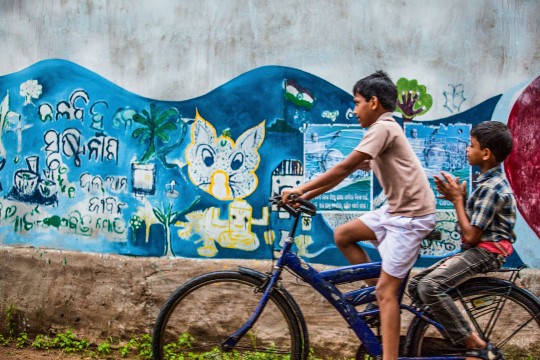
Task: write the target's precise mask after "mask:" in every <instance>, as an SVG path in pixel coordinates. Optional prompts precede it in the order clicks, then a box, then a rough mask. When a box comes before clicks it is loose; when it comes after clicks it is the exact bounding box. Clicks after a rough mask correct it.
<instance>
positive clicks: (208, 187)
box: [0, 59, 521, 266]
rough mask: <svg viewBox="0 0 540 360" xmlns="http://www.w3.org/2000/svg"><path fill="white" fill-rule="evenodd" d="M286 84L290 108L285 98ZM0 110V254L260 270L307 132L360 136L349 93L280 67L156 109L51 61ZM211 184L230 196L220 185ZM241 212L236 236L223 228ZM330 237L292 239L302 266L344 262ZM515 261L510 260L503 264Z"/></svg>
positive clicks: (324, 227)
mask: <svg viewBox="0 0 540 360" xmlns="http://www.w3.org/2000/svg"><path fill="white" fill-rule="evenodd" d="M29 81H30V82H29ZM32 81H36V83H34V82H32ZM293 82H294V85H295V86H296V87H297V88H296V89H297V90H298V94H297V95H296V96H298V97H299V98H300V96H302V95H304V97H303V98H302V99H301V100H302V101H290V99H291V97H290V96H291V94H288V95H287V96H289V97H288V98H286V96H285V95H286V93H287V89H289V88H288V87H287V88H286V87H285V86H286V84H290V83H293ZM23 84H24V86H22V85H23ZM38 86H41V88H38ZM32 94H33V95H35V96H32ZM25 95H26V96H25ZM309 97H311V98H312V99H313V101H312V103H310V102H309ZM1 99H4V101H3V102H2V118H1V120H2V128H1V130H2V131H1V133H0V135H1V139H0V140H1V143H2V145H3V149H0V167H1V169H0V185H1V192H0V244H3V245H10V246H27V245H31V246H36V247H50V248H57V249H68V250H80V251H88V252H102V253H118V254H126V255H133V256H166V255H167V256H181V257H188V258H201V257H202V258H205V257H206V258H248V259H268V258H270V257H271V253H272V246H271V245H267V240H268V238H269V236H270V235H269V234H270V233H273V235H272V236H270V237H271V238H273V239H274V247H279V245H278V243H279V242H280V238H281V231H282V230H287V229H288V228H289V227H290V223H291V220H290V219H286V218H282V217H280V216H279V214H278V213H277V212H276V211H273V210H272V209H271V208H268V206H269V205H268V197H269V196H270V195H271V193H272V191H273V190H275V189H279V188H280V186H282V183H281V182H280V181H282V180H292V181H293V182H294V181H299V180H298V179H300V180H301V181H303V176H304V175H305V174H304V170H305V164H304V161H306V160H305V159H306V153H305V151H304V149H305V147H306V144H307V143H308V142H309V141H311V140H310V139H311V136H312V133H313V129H314V128H315V126H319V127H320V129H323V128H324V129H326V130H325V131H324V133H325V134H328V136H330V135H331V134H333V133H332V131H331V130H332V127H335V129H338V128H339V129H349V128H350V129H355V127H356V129H358V130H359V131H360V129H359V128H358V124H357V120H356V119H355V118H354V116H352V108H353V102H352V96H351V94H350V93H348V92H345V91H343V90H342V89H339V88H338V87H336V86H334V85H333V84H331V83H329V82H328V81H326V80H324V79H321V78H319V77H317V76H314V75H312V74H309V73H306V72H304V71H301V70H298V69H294V68H288V67H280V66H265V67H261V68H256V69H254V70H252V71H249V72H247V73H245V74H242V75H240V76H238V77H237V78H235V79H232V80H231V81H229V82H227V83H225V84H223V85H222V86H220V87H218V88H216V89H214V90H213V91H211V92H209V93H208V94H205V95H203V96H200V97H197V98H194V99H188V100H185V101H159V100H155V99H149V98H144V97H141V96H138V95H136V94H133V93H130V92H128V91H126V90H124V89H122V88H120V87H118V86H117V85H115V84H113V83H111V82H110V81H108V80H107V79H104V78H103V77H101V76H99V75H98V74H96V73H94V72H92V71H89V70H87V69H85V68H83V67H80V66H78V65H77V64H74V63H71V62H68V61H64V60H59V59H51V60H45V61H41V62H39V63H36V64H34V65H33V66H31V67H29V68H27V69H24V70H22V71H19V72H16V73H13V74H8V75H4V76H1V77H0V100H1ZM6 99H7V100H6ZM306 99H308V101H306ZM499 99H500V96H495V97H493V98H490V99H488V100H486V101H484V102H483V103H481V104H479V105H477V106H475V107H473V108H472V109H470V110H468V111H464V112H462V113H459V114H456V115H453V116H451V117H448V118H444V119H434V120H432V121H428V122H426V121H422V122H421V124H423V125H426V126H427V125H429V126H441V125H444V126H446V125H449V124H458V123H461V124H470V125H474V124H475V123H477V122H478V121H481V120H486V119H490V118H491V115H492V113H493V111H494V108H495V106H496V105H497V102H498V101H499ZM396 120H398V121H399V122H401V119H400V118H396ZM412 123H414V124H420V122H415V121H413V122H412ZM152 129H153V132H152V131H150V130H152ZM158 130H159V131H158ZM351 133H354V132H351ZM212 134H213V135H212ZM306 134H308V135H309V138H308V137H307V135H306ZM340 134H342V132H340V133H339V134H338V135H340ZM334 135H335V134H334ZM340 136H342V135H340ZM201 139H204V141H207V142H204V141H203V140H201ZM338 140H339V139H338ZM325 141H326V142H325V145H324V146H326V147H325V149H326V150H329V149H331V144H330V142H329V141H328V139H326V140H325ZM190 146H191V148H190ZM246 147H247V149H246ZM203 148H204V149H207V151H208V152H207V153H205V150H204V149H203ZM201 149H202V150H201ZM190 151H191V152H192V153H190ZM190 154H191V155H190ZM204 154H213V155H211V156H206V157H205V155H204ZM220 154H221V155H220ZM222 154H225V155H223V156H224V157H223V159H225V160H223V161H229V162H228V163H227V166H228V167H227V168H226V169H223V171H218V172H217V173H212V176H214V177H209V179H208V180H203V177H204V176H206V174H205V173H204V172H205V171H207V169H206V168H205V166H207V167H208V168H210V167H211V165H212V164H215V162H216V161H219V159H218V157H219V156H222ZM235 154H236V155H235ZM345 155H346V154H345ZM190 156H201V158H200V159H195V160H194V159H193V158H190ZM227 156H229V157H227ZM248 159H256V160H254V161H255V162H256V163H253V161H252V162H251V163H250V164H248ZM196 160H201V163H200V164H198V163H196V162H195V161H196ZM250 161H251V160H250ZM313 164H315V163H313ZM313 164H312V165H313ZM244 166H246V168H245V170H243V169H244V168H243V167H244ZM247 166H251V167H250V168H249V167H247ZM208 171H209V170H208ZM234 171H236V172H239V173H241V174H240V175H235V174H233V173H234ZM473 171H474V169H473ZM246 174H248V176H245V175H246ZM235 176H237V177H236V179H240V180H238V181H237V183H238V184H233V183H234V181H235V180H234V179H235V178H234V177H235ZM223 178H225V179H227V180H228V181H229V185H230V186H229V185H225V186H222V183H220V181H222V180H221V179H223ZM353 180H354V179H353ZM364 180H365V179H364ZM368 180H369V181H370V184H371V186H372V187H373V196H374V197H373V198H368V199H367V200H365V199H364V200H362V201H364V203H366V204H368V205H370V206H371V207H373V206H374V205H373V199H374V198H375V197H376V196H377V195H380V192H381V188H380V186H379V185H378V183H377V182H376V180H373V179H368ZM354 181H356V180H354ZM280 184H281V185H280ZM293 185H294V184H293ZM235 186H236V187H235ZM343 194H345V195H347V194H352V191H351V190H350V189H348V190H347V189H345V190H344V192H343ZM343 204H346V201H343ZM334 210H335V209H334ZM343 212H346V210H343ZM239 214H243V215H242V216H245V221H244V219H243V218H242V219H240V220H241V222H242V223H241V224H240V225H241V226H244V227H245V228H243V229H242V230H241V231H237V230H235V229H234V226H236V225H237V223H235V222H237V221H239V219H238V216H240V215H239ZM240 225H239V226H240ZM332 233H333V229H332V224H331V222H330V221H329V220H328V214H327V213H324V211H323V212H322V213H321V212H320V213H319V214H317V215H316V216H315V217H313V218H312V219H311V221H309V220H306V222H305V228H304V230H302V231H301V233H300V234H299V235H302V236H307V238H305V239H311V240H312V241H311V242H309V241H307V240H306V241H307V242H306V243H305V244H304V246H305V247H303V248H302V246H300V245H298V248H299V250H303V251H305V255H306V256H305V258H306V259H307V260H308V261H310V262H315V263H323V264H330V265H345V264H346V261H345V259H344V257H343V256H342V255H341V253H340V252H339V251H338V250H337V249H336V247H335V246H334V244H333V236H332ZM309 236H311V238H309ZM363 246H365V248H366V249H367V251H368V253H369V254H370V256H371V257H372V259H373V260H374V261H378V260H379V259H380V258H379V257H378V254H377V252H376V251H375V249H374V248H373V247H372V246H371V245H367V244H363ZM445 251H446V252H445V253H444V254H443V253H438V254H435V255H428V254H426V255H425V256H423V257H422V258H421V259H420V260H419V262H418V265H419V266H425V265H428V264H431V263H433V262H434V261H436V260H438V259H440V258H441V257H443V256H445V255H448V254H450V253H452V252H453V251H454V252H455V251H457V250H456V249H455V248H454V249H453V250H452V249H450V250H445ZM301 254H303V253H301ZM520 262H521V260H520V258H519V255H515V256H514V257H513V258H512V259H511V262H510V264H511V265H512V266H516V265H518V264H519V263H520Z"/></svg>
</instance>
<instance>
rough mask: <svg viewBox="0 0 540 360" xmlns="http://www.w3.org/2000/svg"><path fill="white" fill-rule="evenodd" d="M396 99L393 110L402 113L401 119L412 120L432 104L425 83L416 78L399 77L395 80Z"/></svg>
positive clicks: (426, 110) (427, 109)
mask: <svg viewBox="0 0 540 360" xmlns="http://www.w3.org/2000/svg"><path fill="white" fill-rule="evenodd" d="M397 89H398V101H397V107H396V110H395V111H398V112H400V113H402V114H403V121H412V119H413V118H414V117H415V116H418V115H422V114H425V113H426V112H428V111H429V109H431V106H432V105H433V98H432V97H431V95H430V94H428V92H427V88H426V86H425V85H421V84H418V81H416V80H407V79H405V78H401V79H399V80H398V82H397Z"/></svg>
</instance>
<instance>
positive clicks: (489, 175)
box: [409, 121, 516, 360]
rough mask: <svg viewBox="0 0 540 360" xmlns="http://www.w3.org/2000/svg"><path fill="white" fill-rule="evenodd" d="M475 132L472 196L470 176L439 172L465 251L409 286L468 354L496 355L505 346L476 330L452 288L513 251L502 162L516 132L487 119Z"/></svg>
mask: <svg viewBox="0 0 540 360" xmlns="http://www.w3.org/2000/svg"><path fill="white" fill-rule="evenodd" d="M470 136H471V142H470V144H469V146H468V147H467V159H468V161H469V164H470V165H473V166H479V167H480V171H481V175H480V177H479V178H478V185H477V187H476V189H475V190H474V191H473V193H472V194H471V196H470V197H469V198H468V199H467V191H466V182H465V181H464V182H462V183H461V184H460V180H459V178H456V179H453V178H452V176H450V175H449V174H447V173H444V172H441V176H440V177H439V176H437V175H435V176H434V178H435V184H436V187H437V191H438V192H439V193H440V194H441V195H440V196H439V198H443V199H446V200H448V201H451V202H452V203H453V204H454V208H455V210H456V215H457V218H458V225H457V227H458V229H457V230H458V231H459V232H460V233H461V236H462V237H461V241H462V243H463V251H462V252H460V253H459V254H456V255H454V256H451V257H449V258H446V259H443V260H441V261H440V262H438V263H436V264H434V265H433V266H431V267H429V268H427V269H425V270H424V271H422V272H420V273H419V274H418V275H416V276H414V277H413V278H412V279H411V281H410V283H409V292H410V294H411V296H413V298H414V299H415V301H418V302H420V303H423V304H425V305H427V306H429V309H430V312H431V313H432V314H433V316H434V317H435V318H436V319H437V320H438V321H439V322H440V323H441V324H442V325H444V327H445V329H446V336H447V337H448V338H449V339H450V340H451V341H452V342H453V343H454V344H463V343H464V344H465V347H466V348H467V352H466V356H468V357H471V358H480V359H490V360H495V359H502V354H501V352H500V350H499V349H496V348H494V347H493V346H492V345H491V344H488V343H486V341H485V340H484V339H482V338H481V337H480V336H479V335H478V334H476V333H475V332H473V330H472V329H471V326H470V325H469V323H468V322H467V320H466V319H465V318H464V317H463V315H462V314H461V313H460V312H459V310H458V309H457V308H456V306H455V305H454V302H453V301H452V299H451V297H450V296H449V295H448V294H447V290H448V289H450V288H454V287H456V286H457V285H459V284H461V283H463V282H465V281H466V280H468V279H470V278H472V277H473V276H475V275H477V274H479V273H486V272H489V271H492V270H496V269H499V268H500V267H501V266H502V265H503V264H504V262H505V260H506V257H507V256H508V255H510V254H511V253H512V251H513V249H512V242H514V241H515V235H514V232H513V227H514V223H515V219H516V204H515V200H514V196H513V194H512V191H511V189H510V187H509V185H508V182H507V181H506V179H505V178H504V175H503V173H502V170H501V166H500V164H501V163H502V162H503V161H504V159H506V157H507V156H508V155H509V154H510V152H511V151H512V135H511V133H510V130H509V129H508V128H507V127H506V125H504V124H502V123H500V122H496V121H486V122H482V123H479V124H478V125H476V126H475V127H473V128H472V130H471V134H470Z"/></svg>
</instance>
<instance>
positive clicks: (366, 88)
mask: <svg viewBox="0 0 540 360" xmlns="http://www.w3.org/2000/svg"><path fill="white" fill-rule="evenodd" d="M357 94H358V95H362V97H363V98H364V99H366V100H369V99H371V97H372V96H376V97H377V99H379V103H380V104H381V105H382V107H383V108H385V109H386V110H388V111H394V109H395V108H396V102H397V87H396V84H394V83H393V82H392V80H390V77H389V76H388V74H386V73H385V72H384V71H382V70H379V71H377V72H375V73H373V74H371V75H369V76H366V77H365V78H363V79H360V80H359V81H358V82H357V83H356V85H354V87H353V95H357Z"/></svg>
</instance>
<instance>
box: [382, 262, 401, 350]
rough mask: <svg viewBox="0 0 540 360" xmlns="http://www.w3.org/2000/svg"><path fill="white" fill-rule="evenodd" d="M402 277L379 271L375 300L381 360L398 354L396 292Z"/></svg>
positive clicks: (398, 319)
mask: <svg viewBox="0 0 540 360" xmlns="http://www.w3.org/2000/svg"><path fill="white" fill-rule="evenodd" d="M401 281H402V279H399V278H396V277H394V276H392V275H389V274H387V273H386V272H385V271H384V270H383V271H381V277H380V278H379V282H378V283H377V302H378V303H379V308H380V309H381V312H380V318H381V332H382V346H383V360H396V359H397V358H398V355H399V338H400V324H401V319H400V312H399V303H398V292H399V287H400V285H401Z"/></svg>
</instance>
